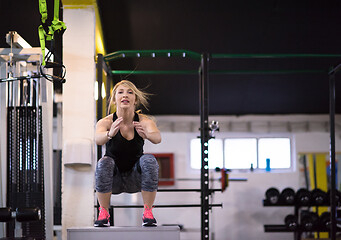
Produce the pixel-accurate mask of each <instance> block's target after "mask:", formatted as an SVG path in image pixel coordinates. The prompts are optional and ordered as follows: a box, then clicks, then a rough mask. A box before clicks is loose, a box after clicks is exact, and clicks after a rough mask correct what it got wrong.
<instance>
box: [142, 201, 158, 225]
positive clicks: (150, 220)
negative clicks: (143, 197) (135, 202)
mask: <svg viewBox="0 0 341 240" xmlns="http://www.w3.org/2000/svg"><path fill="white" fill-rule="evenodd" d="M153 208H154V207H152V208H149V207H148V206H147V205H144V212H143V216H142V221H143V223H142V226H145V227H156V226H157V223H156V220H155V218H154V216H153V213H152V209H153Z"/></svg>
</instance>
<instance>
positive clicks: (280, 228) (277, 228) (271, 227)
mask: <svg viewBox="0 0 341 240" xmlns="http://www.w3.org/2000/svg"><path fill="white" fill-rule="evenodd" d="M263 206H264V207H294V208H295V210H294V215H295V216H297V217H299V210H300V208H302V207H316V208H318V207H328V206H329V205H327V204H324V205H298V204H283V203H277V204H272V203H270V202H269V201H268V200H267V199H264V200H263ZM264 232H293V233H294V240H301V235H302V233H303V232H308V231H307V230H305V229H302V228H301V226H298V228H297V229H296V230H291V229H288V228H287V227H286V225H285V224H266V225H264ZM309 232H318V233H319V232H329V230H328V229H326V228H323V227H317V228H314V229H313V230H312V231H309Z"/></svg>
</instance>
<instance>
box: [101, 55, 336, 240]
mask: <svg viewBox="0 0 341 240" xmlns="http://www.w3.org/2000/svg"><path fill="white" fill-rule="evenodd" d="M174 56H175V57H189V58H192V59H194V60H198V61H200V67H199V72H198V71H196V70H180V71H175V70H158V71H154V70H153V71H149V70H140V71H135V70H134V71H132V70H112V71H111V70H110V67H109V65H107V63H109V61H112V60H119V59H122V58H129V57H130V58H140V57H153V58H155V57H174ZM210 58H212V59H244V58H245V59H248V58H253V59H265V58H284V59H291V58H341V55H340V54H220V53H218V54H208V53H203V54H200V53H196V52H193V51H188V50H182V49H180V50H125V51H117V52H113V53H110V54H107V55H105V56H103V55H102V54H98V55H97V80H98V102H97V118H98V120H99V119H101V118H102V115H103V111H102V107H101V106H102V105H103V101H102V97H101V96H102V94H101V89H102V83H103V70H105V72H106V73H107V80H106V96H107V98H109V96H110V90H111V82H112V81H111V80H110V78H111V76H112V75H119V74H138V75H143V74H151V75H152V74H180V75H181V74H198V73H199V91H200V92H199V101H200V103H199V104H200V139H201V178H200V181H201V240H208V239H209V210H210V209H211V206H210V204H209V195H210V194H211V192H212V191H211V189H209V167H208V141H209V139H210V129H209V122H208V116H209V104H208V100H209V96H208V95H209V94H208V93H209V91H208V88H209V75H210V74H225V75H229V74H293V73H298V74H305V73H326V74H327V73H328V71H325V70H316V69H304V70H275V71H269V70H266V71H247V70H244V71H231V70H212V71H209V60H210ZM339 70H341V64H340V65H338V66H337V67H335V68H333V69H332V70H331V71H330V72H329V76H330V78H329V79H330V158H331V184H332V185H331V188H332V190H331V214H332V216H331V221H332V228H331V240H335V239H336V209H335V208H336V207H335V204H336V203H335V122H334V118H335V73H336V72H337V71H339ZM101 156H102V147H101V146H98V148H97V157H98V159H99V158H100V157H101Z"/></svg>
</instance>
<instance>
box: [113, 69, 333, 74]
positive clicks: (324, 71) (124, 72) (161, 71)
mask: <svg viewBox="0 0 341 240" xmlns="http://www.w3.org/2000/svg"><path fill="white" fill-rule="evenodd" d="M111 73H112V74H113V75H127V74H134V75H164V74H168V75H194V74H198V71H196V70H157V71H156V70H112V71H111ZM308 73H312V74H326V73H328V71H326V70H314V69H312V70H310V69H307V70H276V71H272V70H211V71H210V74H215V75H219V74H221V75H251V74H264V75H280V74H308Z"/></svg>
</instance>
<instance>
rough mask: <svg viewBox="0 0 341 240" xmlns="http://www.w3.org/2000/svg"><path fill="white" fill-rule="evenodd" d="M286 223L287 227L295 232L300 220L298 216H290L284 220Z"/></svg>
mask: <svg viewBox="0 0 341 240" xmlns="http://www.w3.org/2000/svg"><path fill="white" fill-rule="evenodd" d="M284 223H285V226H286V227H287V228H288V229H290V230H292V231H294V230H296V229H297V228H298V219H297V216H295V215H293V214H289V215H287V216H286V217H285V218H284Z"/></svg>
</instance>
